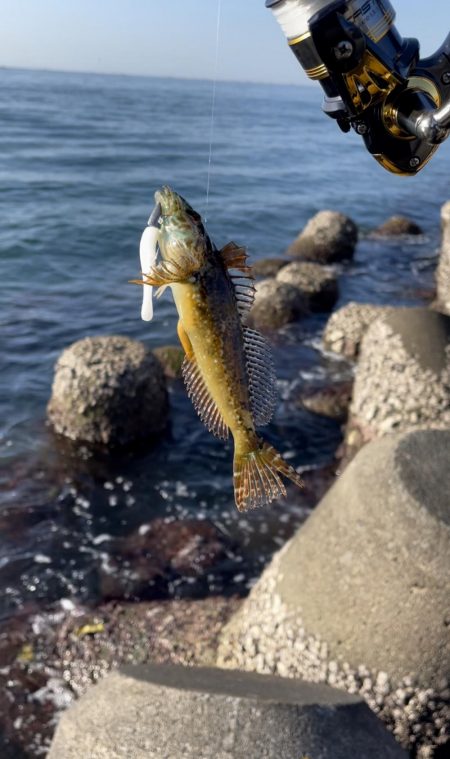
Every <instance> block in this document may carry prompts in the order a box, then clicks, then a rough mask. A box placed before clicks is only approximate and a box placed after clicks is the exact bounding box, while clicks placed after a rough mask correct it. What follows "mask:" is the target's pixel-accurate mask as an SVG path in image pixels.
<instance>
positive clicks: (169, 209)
mask: <svg viewBox="0 0 450 759" xmlns="http://www.w3.org/2000/svg"><path fill="white" fill-rule="evenodd" d="M155 203H156V206H155V209H156V207H157V206H158V205H159V206H160V207H161V213H162V214H163V215H164V216H170V215H171V214H173V213H176V212H177V211H179V210H180V209H181V208H182V200H181V198H180V196H179V195H178V194H177V193H176V192H174V191H173V190H172V189H171V188H170V187H168V186H167V185H165V186H164V187H163V188H162V189H161V190H157V191H156V192H155Z"/></svg>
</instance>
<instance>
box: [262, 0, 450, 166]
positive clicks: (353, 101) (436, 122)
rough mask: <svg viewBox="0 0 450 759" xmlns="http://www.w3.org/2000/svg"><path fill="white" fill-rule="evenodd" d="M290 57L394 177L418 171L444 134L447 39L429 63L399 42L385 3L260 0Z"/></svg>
mask: <svg viewBox="0 0 450 759" xmlns="http://www.w3.org/2000/svg"><path fill="white" fill-rule="evenodd" d="M266 7H267V8H270V10H271V11H272V12H273V14H274V16H275V18H276V19H277V21H278V22H279V24H280V26H281V28H282V30H283V32H284V34H285V36H286V38H287V40H288V43H289V46H290V48H291V49H292V52H293V53H294V55H295V57H296V58H297V60H298V61H299V63H300V64H301V66H302V67H303V69H304V70H305V72H306V74H307V75H308V77H309V78H310V79H313V80H317V81H319V82H320V84H321V86H322V88H323V91H324V101H323V110H324V112H325V113H326V114H327V115H328V116H330V117H331V118H333V119H335V120H336V121H337V123H338V125H339V127H340V128H341V129H342V131H343V132H349V131H350V129H352V128H353V129H354V130H355V131H356V133H357V134H359V135H360V136H361V137H362V138H363V140H364V143H365V145H366V148H367V150H368V151H369V152H370V153H371V154H372V155H373V156H374V158H376V160H377V161H378V162H379V163H380V164H381V165H382V166H383V167H384V168H385V169H387V170H388V171H391V172H392V173H394V174H402V175H414V174H417V172H419V171H420V170H421V169H422V168H423V167H424V166H425V164H426V163H427V162H428V161H429V160H430V158H431V157H432V156H433V154H434V153H435V152H436V150H437V148H438V147H439V145H440V144H441V143H442V142H444V140H445V139H446V138H447V137H448V135H449V133H450V34H449V35H448V36H447V38H446V40H445V41H444V43H443V44H442V46H441V47H440V48H439V49H438V50H437V51H436V52H435V53H434V55H431V56H430V57H428V58H423V59H421V58H420V45H419V42H418V40H416V39H412V38H407V39H403V38H402V37H401V36H400V34H399V32H398V30H397V28H396V26H395V25H394V21H395V10H394V8H393V6H392V4H391V2H389V0H336V1H335V2H330V1H329V0H266Z"/></svg>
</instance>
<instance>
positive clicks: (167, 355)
mask: <svg viewBox="0 0 450 759" xmlns="http://www.w3.org/2000/svg"><path fill="white" fill-rule="evenodd" d="M153 353H154V355H155V356H156V358H157V359H158V361H159V363H160V364H161V366H162V368H163V370H164V374H165V375H166V377H168V378H169V379H180V377H181V376H182V374H181V366H182V364H183V361H184V355H185V354H184V350H183V348H180V346H179V345H163V346H161V347H159V348H154V349H153Z"/></svg>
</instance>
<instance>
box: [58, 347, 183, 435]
mask: <svg viewBox="0 0 450 759" xmlns="http://www.w3.org/2000/svg"><path fill="white" fill-rule="evenodd" d="M47 413H48V419H49V421H50V424H51V425H52V427H53V429H54V430H55V432H57V433H59V434H60V435H64V436H65V437H67V438H70V439H71V440H73V441H76V442H80V443H81V442H82V443H86V444H91V445H94V446H95V445H101V446H106V447H108V448H114V447H120V446H129V445H132V444H134V443H142V442H145V441H147V440H150V439H152V438H154V437H155V436H158V435H160V434H161V432H162V431H163V429H164V427H165V426H166V422H167V413H168V402H167V391H166V385H165V379H164V373H163V370H162V367H161V365H160V363H159V361H158V360H157V359H156V358H155V356H154V355H153V354H152V352H151V351H150V350H149V349H148V348H147V347H146V346H145V345H143V344H142V343H140V342H138V341H136V340H130V339H129V338H127V337H119V336H107V337H86V338H84V339H83V340H79V341H78V342H76V343H74V344H73V345H71V346H69V348H66V350H64V351H63V353H62V354H61V356H60V357H59V359H58V361H57V363H56V366H55V378H54V382H53V388H52V396H51V399H50V402H49V404H48V407H47Z"/></svg>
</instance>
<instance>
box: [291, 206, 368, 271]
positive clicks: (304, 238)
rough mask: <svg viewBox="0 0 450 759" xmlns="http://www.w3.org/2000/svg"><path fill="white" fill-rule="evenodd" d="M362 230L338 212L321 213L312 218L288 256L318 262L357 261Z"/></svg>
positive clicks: (293, 244) (295, 241)
mask: <svg viewBox="0 0 450 759" xmlns="http://www.w3.org/2000/svg"><path fill="white" fill-rule="evenodd" d="M357 242H358V228H357V226H356V224H355V223H354V222H353V221H352V220H351V219H350V218H349V217H348V216H345V215H344V214H342V213H339V212H338V211H320V212H319V213H318V214H316V215H315V216H313V218H312V219H310V220H309V221H308V223H307V225H306V227H305V228H304V230H303V231H302V232H301V233H300V234H299V236H298V237H297V239H296V240H294V242H293V243H292V245H291V246H290V247H289V248H288V251H287V253H288V255H289V256H293V257H295V258H302V259H304V260H308V261H316V262H318V263H334V262H336V261H344V260H346V259H350V258H353V254H354V252H355V247H356V243H357Z"/></svg>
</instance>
